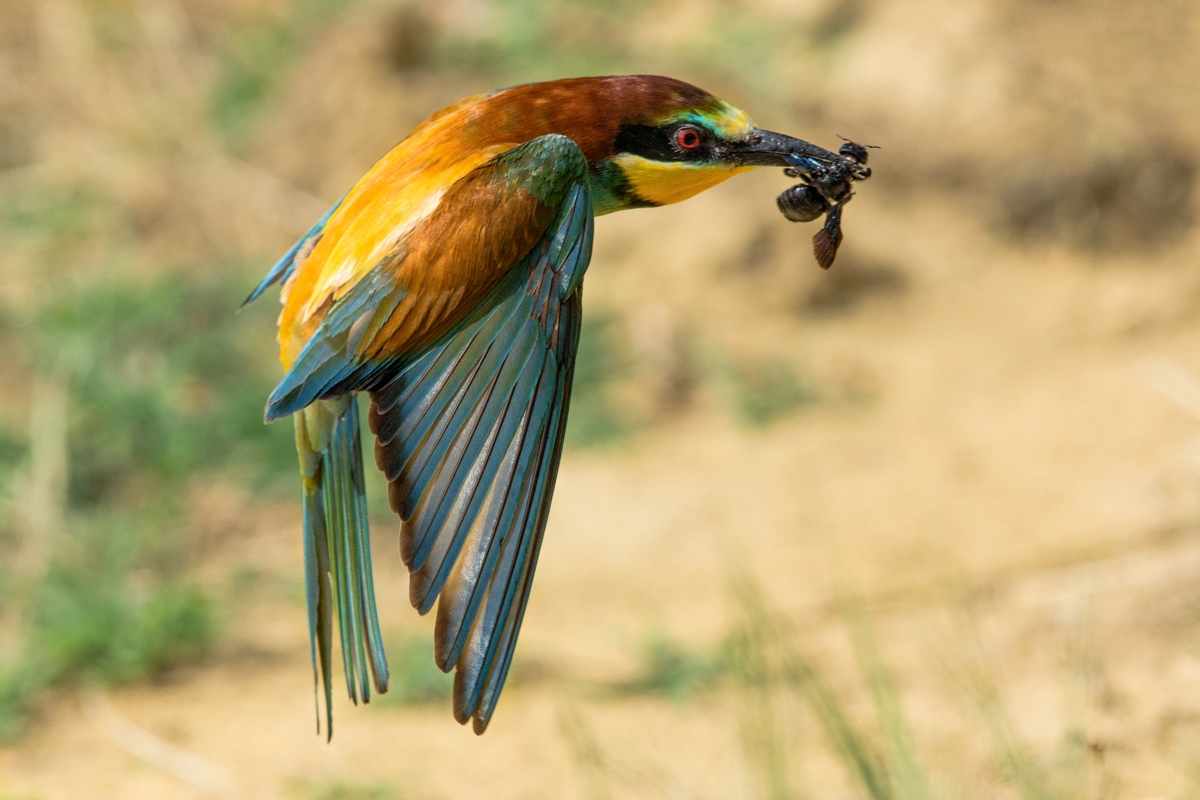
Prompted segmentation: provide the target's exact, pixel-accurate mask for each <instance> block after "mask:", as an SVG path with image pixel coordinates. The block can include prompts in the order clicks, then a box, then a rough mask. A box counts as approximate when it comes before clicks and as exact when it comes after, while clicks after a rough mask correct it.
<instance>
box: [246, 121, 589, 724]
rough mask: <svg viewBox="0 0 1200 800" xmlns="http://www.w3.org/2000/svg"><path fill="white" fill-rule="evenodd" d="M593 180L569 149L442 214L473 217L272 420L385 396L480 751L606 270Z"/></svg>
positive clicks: (411, 534)
mask: <svg viewBox="0 0 1200 800" xmlns="http://www.w3.org/2000/svg"><path fill="white" fill-rule="evenodd" d="M586 170H587V164H586V161H585V159H584V157H583V154H582V153H581V152H580V150H579V148H578V147H577V146H576V145H575V144H574V143H573V142H571V141H570V140H569V139H567V138H565V137H562V136H557V135H552V136H545V137H541V138H539V139H535V140H533V141H530V142H527V143H525V144H523V145H520V146H518V147H515V148H513V149H511V150H508V151H506V152H505V153H503V154H501V155H500V156H497V157H496V158H495V159H493V160H492V161H490V162H488V163H487V164H485V165H484V166H482V167H480V168H479V169H477V170H475V172H473V173H471V175H469V176H467V178H464V179H463V181H460V184H456V185H455V187H453V189H452V190H451V192H448V193H447V196H446V197H445V198H443V202H442V204H441V206H439V212H440V211H441V209H443V208H445V209H446V210H447V212H446V213H447V214H451V213H455V212H456V210H457V212H458V213H459V216H458V217H454V218H447V219H442V220H439V217H438V212H435V213H434V215H432V216H431V218H430V219H429V220H428V221H427V222H426V223H424V224H423V225H422V226H421V229H418V231H416V232H414V236H413V238H412V239H410V240H409V241H408V242H407V243H406V245H405V247H404V249H403V251H402V252H400V253H397V254H396V255H395V256H393V258H392V259H391V260H389V261H388V262H387V263H385V264H382V265H381V266H380V267H379V268H377V269H376V270H375V271H374V272H373V273H372V274H371V275H369V276H368V277H367V278H364V279H363V280H361V281H360V282H359V283H358V284H356V285H355V286H354V287H353V288H352V289H351V290H350V291H348V292H347V293H346V294H345V295H344V296H342V297H341V298H340V299H338V301H337V302H335V303H334V305H333V307H332V308H331V309H330V310H329V312H328V314H327V315H326V317H325V319H324V320H323V321H322V323H321V324H320V326H318V328H317V329H316V331H315V332H314V334H313V336H312V337H311V339H310V340H309V342H308V344H307V345H306V346H305V348H304V349H303V350H302V351H301V353H300V354H299V356H298V357H297V359H296V361H295V363H294V364H293V366H292V369H291V371H290V372H289V373H288V375H287V376H286V377H285V378H284V380H283V381H282V382H281V383H280V385H279V387H278V388H277V389H276V391H275V393H274V394H273V395H272V398H271V403H270V404H269V406H268V416H269V417H274V416H280V415H282V414H286V413H290V412H292V411H295V410H297V409H299V408H302V407H304V406H306V405H308V404H309V403H311V402H312V401H313V400H315V399H318V398H328V397H334V396H337V395H340V394H344V393H345V392H348V391H354V390H368V391H370V392H371V396H372V408H371V415H370V422H371V428H372V430H374V431H375V433H376V436H377V437H378V443H377V446H376V462H377V463H378V465H379V467H380V469H382V470H383V471H384V472H385V473H386V475H387V479H388V481H389V498H390V500H391V503H392V507H393V508H394V509H395V510H396V511H397V512H398V513H399V514H400V516H401V519H402V526H401V553H402V555H403V558H404V560H405V563H406V564H407V565H408V567H409V569H410V571H411V572H412V576H411V579H410V598H411V600H412V602H413V605H414V606H416V607H417V608H418V609H419V610H420V611H421V613H426V612H428V611H429V610H430V609H431V608H432V607H433V605H434V603H435V601H438V600H439V598H440V602H438V614H437V625H436V633H435V637H436V658H437V663H438V665H439V666H440V667H441V668H442V669H443V670H446V671H449V670H450V669H452V668H455V667H457V674H456V676H455V699H454V712H455V717H456V719H458V720H459V721H460V722H463V723H465V722H466V721H467V720H468V719H472V718H473V719H474V729H475V731H476V732H477V733H482V732H483V730H484V729H485V728H486V727H487V724H488V721H489V719H490V718H491V715H492V711H493V710H494V709H495V705H496V700H497V698H498V696H499V694H500V690H501V688H502V687H503V685H504V681H505V678H506V676H507V674H508V667H509V664H510V663H511V659H512V653H513V647H514V645H515V643H516V638H517V632H518V630H519V628H520V625H521V619H522V617H523V615H524V612H525V606H526V603H527V602H528V598H529V586H530V583H531V581H532V579H533V573H534V567H535V565H536V562H537V555H538V550H539V548H540V545H541V540H542V534H543V532H544V530H545V526H546V518H547V513H548V510H549V506H550V497H551V494H552V492H553V485H554V481H555V478H556V476H557V472H558V462H559V456H560V453H561V451H562V435H563V430H564V428H565V425H566V417H567V405H568V401H569V396H570V387H571V376H572V374H573V370H574V362H575V351H576V348H577V345H578V341H579V325H580V309H581V299H580V291H581V290H580V282H581V280H582V278H583V274H584V271H585V270H586V268H587V264H588V261H589V260H590V257H591V242H592V207H591V195H590V191H589V189H588V182H587V174H586ZM452 194H458V195H459V196H457V197H455V198H454V199H453V200H452V198H451V195H452ZM464 211H466V212H470V214H469V216H466V217H464V216H463V213H464ZM427 241H429V242H433V243H434V245H436V246H427V244H426V242H427ZM418 254H420V260H419V261H418V260H416V259H417V256H418ZM481 254H483V255H482V256H481ZM481 259H482V260H481ZM431 266H434V267H436V270H437V271H436V272H434V271H431V270H430V267H431Z"/></svg>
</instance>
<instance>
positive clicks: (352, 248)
mask: <svg viewBox="0 0 1200 800" xmlns="http://www.w3.org/2000/svg"><path fill="white" fill-rule="evenodd" d="M755 166H770V167H784V168H788V169H789V173H788V174H789V175H799V176H800V177H801V178H803V177H804V176H805V175H808V174H813V175H818V176H825V177H823V178H821V181H818V185H821V186H824V185H829V184H831V179H830V178H829V177H828V176H829V175H835V176H836V177H835V179H832V180H833V181H834V182H836V181H843V182H844V181H848V180H852V179H859V178H860V177H864V176H863V175H861V174H859V173H858V172H855V168H856V165H855V163H854V162H853V160H852V159H848V158H847V157H846V156H844V155H839V154H835V153H832V152H829V151H827V150H824V149H822V148H820V147H817V146H815V145H812V144H809V143H807V142H804V141H801V140H799V139H793V138H791V137H788V136H783V135H781V134H778V133H772V132H770V131H765V130H760V129H758V128H756V127H755V126H754V125H753V124H752V123H751V122H750V120H749V118H748V117H747V116H746V115H745V114H744V113H743V112H741V111H739V110H738V109H736V108H734V107H733V106H731V105H729V104H728V103H726V102H724V101H722V100H719V99H717V98H715V97H713V96H712V95H710V94H708V93H707V92H705V91H703V90H701V89H698V88H696V87H695V86H692V85H690V84H687V83H684V82H682V81H678V80H674V79H671V78H665V77H658V76H651V75H629V76H615V77H602V78H573V79H566V80H556V81H549V82H546V83H534V84H527V85H524V86H517V87H513V88H510V89H504V90H502V91H498V92H494V93H491V94H481V95H475V96H473V97H468V98H466V99H464V100H461V101H459V102H457V103H455V104H453V105H450V106H447V107H446V108H444V109H442V110H441V111H438V112H437V113H435V114H434V115H433V116H431V117H430V118H429V119H427V120H426V121H425V122H423V123H421V124H420V125H419V126H418V127H417V128H416V130H414V131H413V132H412V133H411V134H409V136H408V137H407V138H406V139H404V140H403V141H401V142H400V143H399V144H397V145H396V146H395V147H394V148H393V149H392V150H391V151H390V152H389V153H388V154H387V155H385V156H384V157H383V158H382V159H381V160H380V161H379V162H378V163H377V164H375V166H374V167H372V168H371V170H370V171H369V172H367V174H366V175H365V176H364V177H363V178H362V179H361V180H359V181H358V183H357V184H355V185H354V187H353V188H352V189H351V190H350V191H349V192H348V193H347V194H346V195H345V196H344V197H343V198H342V199H341V200H340V201H338V203H337V204H336V205H335V206H334V207H333V208H332V209H330V210H329V212H328V213H326V214H325V216H324V217H322V218H321V219H320V220H318V221H317V223H316V225H314V226H313V227H312V229H311V230H309V231H308V233H306V234H305V235H304V236H302V237H301V238H300V240H299V241H298V242H296V244H295V245H293V246H292V248H291V249H290V250H288V251H287V253H285V254H284V256H283V257H282V258H281V259H280V260H279V262H278V263H276V264H275V266H274V267H272V268H271V270H270V271H269V272H268V273H267V276H266V277H265V278H264V279H263V281H262V283H261V284H260V285H259V286H258V287H257V288H256V289H255V290H254V291H253V292H252V293H251V295H250V297H249V298H247V301H246V302H250V301H252V300H254V299H255V298H257V297H258V296H259V295H261V294H262V293H263V291H265V290H266V289H267V288H268V287H269V286H271V285H272V284H275V283H279V284H280V285H281V286H282V292H281V294H282V301H283V311H282V313H281V315H280V318H279V344H280V358H281V360H282V362H283V367H284V369H285V371H286V372H285V375H284V377H283V379H282V380H281V381H280V383H279V385H278V386H277V387H276V388H275V390H274V392H273V393H272V394H271V397H270V399H269V401H268V403H267V409H266V419H267V421H268V422H269V421H271V420H275V419H278V418H280V417H284V416H288V415H291V416H292V417H293V419H294V420H295V427H296V449H297V451H298V452H299V457H300V473H301V478H302V482H303V512H304V523H303V526H304V561H305V579H306V585H307V598H308V623H309V636H310V645H311V650H312V658H313V674H314V682H315V683H316V684H317V685H318V686H319V687H320V690H321V691H319V693H318V715H317V725H318V731H319V730H320V717H321V714H320V700H319V698H320V697H321V696H322V695H323V697H324V708H325V718H326V726H325V729H326V735H327V736H332V732H333V730H332V670H333V663H332V662H333V640H334V631H333V619H334V617H336V618H337V638H338V639H339V642H340V650H341V654H342V663H343V668H344V671H345V675H346V682H347V686H348V691H349V695H350V698H351V700H353V701H354V702H358V698H360V697H361V698H362V699H363V701H364V702H366V701H369V700H370V696H371V689H372V686H373V687H374V690H375V691H377V692H384V691H386V690H387V683H388V668H387V661H386V658H385V656H384V651H383V644H382V641H381V637H380V632H379V618H378V615H377V612H376V608H375V595H374V587H373V582H372V577H371V548H370V540H369V535H368V523H367V506H366V495H365V490H364V482H363V475H364V473H363V470H364V467H363V461H362V452H361V447H360V441H361V439H360V431H359V425H360V421H359V407H358V403H357V395H358V394H359V393H361V392H365V393H366V394H367V395H368V396H369V397H370V403H371V405H370V413H369V415H368V423H369V425H370V428H371V431H372V432H373V433H374V434H375V463H376V465H377V466H378V468H379V469H380V470H382V471H383V472H384V474H385V475H386V477H387V481H388V499H389V501H390V504H391V507H392V508H393V509H394V510H395V511H396V513H397V514H399V516H400V520H401V523H400V554H401V557H402V558H403V560H404V563H405V565H406V566H407V567H408V569H409V571H410V573H411V575H410V578H409V599H410V600H411V601H412V604H413V605H414V606H415V607H416V608H417V610H418V611H419V612H420V613H421V614H425V613H427V612H429V611H430V610H431V609H432V608H433V607H434V605H435V604H436V605H437V618H436V619H437V622H436V626H435V633H434V638H435V658H436V661H437V665H438V667H440V668H441V669H442V670H443V671H446V672H449V671H450V670H451V669H454V670H455V676H454V717H455V719H457V720H458V721H459V722H460V723H463V724H465V723H466V722H467V721H468V720H471V721H472V722H473V728H474V730H475V732H476V733H483V731H484V730H485V729H486V728H487V725H488V722H489V720H490V719H491V717H492V713H493V711H494V710H495V707H496V701H497V699H498V698H499V695H500V691H501V689H502V688H503V686H504V681H505V678H506V676H507V674H508V669H509V665H510V663H511V662H512V656H513V649H514V647H515V646H516V641H517V634H518V632H519V630H520V627H521V620H522V617H523V616H524V614H525V608H526V604H527V603H528V601H529V589H530V584H531V583H532V581H533V574H534V568H535V566H536V564H537V558H538V551H539V549H540V548H541V543H542V535H543V533H544V532H545V529H546V518H547V514H548V512H549V509H550V499H551V496H552V495H553V492H554V482H555V478H556V476H557V473H558V465H559V457H560V455H561V453H562V444H563V431H564V429H565V427H566V423H567V407H568V405H569V403H570V398H571V378H572V374H573V371H574V367H575V354H576V350H577V348H578V344H579V330H580V320H581V315H582V283H583V276H584V273H585V272H586V270H587V267H588V262H589V260H590V259H591V252H592V232H593V223H594V219H595V217H596V216H598V215H600V214H610V213H612V212H614V211H622V210H625V209H631V208H642V207H648V206H659V205H665V204H667V203H676V202H679V201H680V200H686V199H687V198H689V197H691V196H692V195H695V194H697V193H698V192H701V191H704V190H705V189H708V188H710V187H712V186H715V185H716V184H718V183H720V182H722V181H724V180H725V179H727V178H729V177H731V176H733V175H736V174H737V173H739V172H742V171H745V170H748V169H750V168H752V167H755ZM854 175H858V177H853V176H854ZM822 181H823V183H822ZM823 191H824V190H823ZM831 196H832V195H831Z"/></svg>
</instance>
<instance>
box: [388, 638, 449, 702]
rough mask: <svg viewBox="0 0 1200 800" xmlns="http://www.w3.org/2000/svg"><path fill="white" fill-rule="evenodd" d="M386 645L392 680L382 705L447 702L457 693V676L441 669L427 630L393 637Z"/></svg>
mask: <svg viewBox="0 0 1200 800" xmlns="http://www.w3.org/2000/svg"><path fill="white" fill-rule="evenodd" d="M385 646H386V648H387V654H388V670H389V675H390V679H389V682H388V690H387V693H386V694H382V695H380V696H379V698H378V703H379V705H381V706H384V707H387V706H421V705H445V704H446V703H447V702H448V701H449V700H450V698H451V697H452V696H453V695H454V676H452V675H449V674H447V673H445V672H442V671H441V670H440V669H438V666H437V664H436V663H435V662H434V658H433V639H432V637H430V636H429V635H428V634H427V633H420V634H411V635H407V636H401V637H394V638H392V639H390V640H389V641H388V642H387V643H386V645H385Z"/></svg>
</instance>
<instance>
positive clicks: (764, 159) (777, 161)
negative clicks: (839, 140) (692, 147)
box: [721, 129, 870, 180]
mask: <svg viewBox="0 0 1200 800" xmlns="http://www.w3.org/2000/svg"><path fill="white" fill-rule="evenodd" d="M721 160H722V161H725V162H726V163H729V164H734V165H736V166H739V167H791V168H793V169H795V170H797V171H798V172H802V173H809V172H812V171H813V170H814V169H817V168H818V167H835V166H840V167H843V168H844V169H846V170H847V171H848V172H849V173H850V175H851V176H852V179H857V180H861V179H862V178H865V177H866V176H867V175H869V174H870V172H869V171H867V170H866V168H865V167H863V166H861V165H860V164H858V162H856V161H854V160H853V159H850V158H847V157H846V156H843V155H839V154H838V153H833V152H830V151H829V150H826V149H825V148H823V147H817V146H816V145H815V144H811V143H809V142H806V141H804V140H803V139H793V138H792V137H791V136H784V135H783V134H782V133H774V132H772V131H764V130H757V129H756V130H755V131H754V132H753V133H751V134H750V135H749V136H747V137H746V138H745V139H742V140H740V141H737V142H728V143H726V144H725V145H724V146H723V147H722V148H721Z"/></svg>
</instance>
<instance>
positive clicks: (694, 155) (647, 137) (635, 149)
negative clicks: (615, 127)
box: [614, 124, 712, 161]
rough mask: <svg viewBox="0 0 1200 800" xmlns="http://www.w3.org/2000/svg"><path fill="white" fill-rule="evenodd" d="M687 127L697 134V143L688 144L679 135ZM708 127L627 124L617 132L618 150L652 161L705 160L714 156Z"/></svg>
mask: <svg viewBox="0 0 1200 800" xmlns="http://www.w3.org/2000/svg"><path fill="white" fill-rule="evenodd" d="M684 131H691V132H694V133H695V134H696V136H697V137H698V141H697V143H696V145H695V146H694V147H690V148H688V147H684V146H683V145H682V143H680V142H679V140H678V139H677V138H676V137H678V136H680V134H681V133H683V132H684ZM710 138H711V137H710V136H709V134H708V132H707V131H705V130H704V129H703V128H701V127H699V126H698V125H693V124H683V125H669V126H667V127H664V128H655V127H652V126H650V125H623V126H621V130H620V132H619V133H618V134H617V141H616V146H615V148H614V150H615V152H616V153H629V154H631V155H635V156H641V157H643V158H648V159H650V160H652V161H703V160H705V159H707V158H709V157H710V156H711V153H712V144H711V142H710V141H709V140H710Z"/></svg>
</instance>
